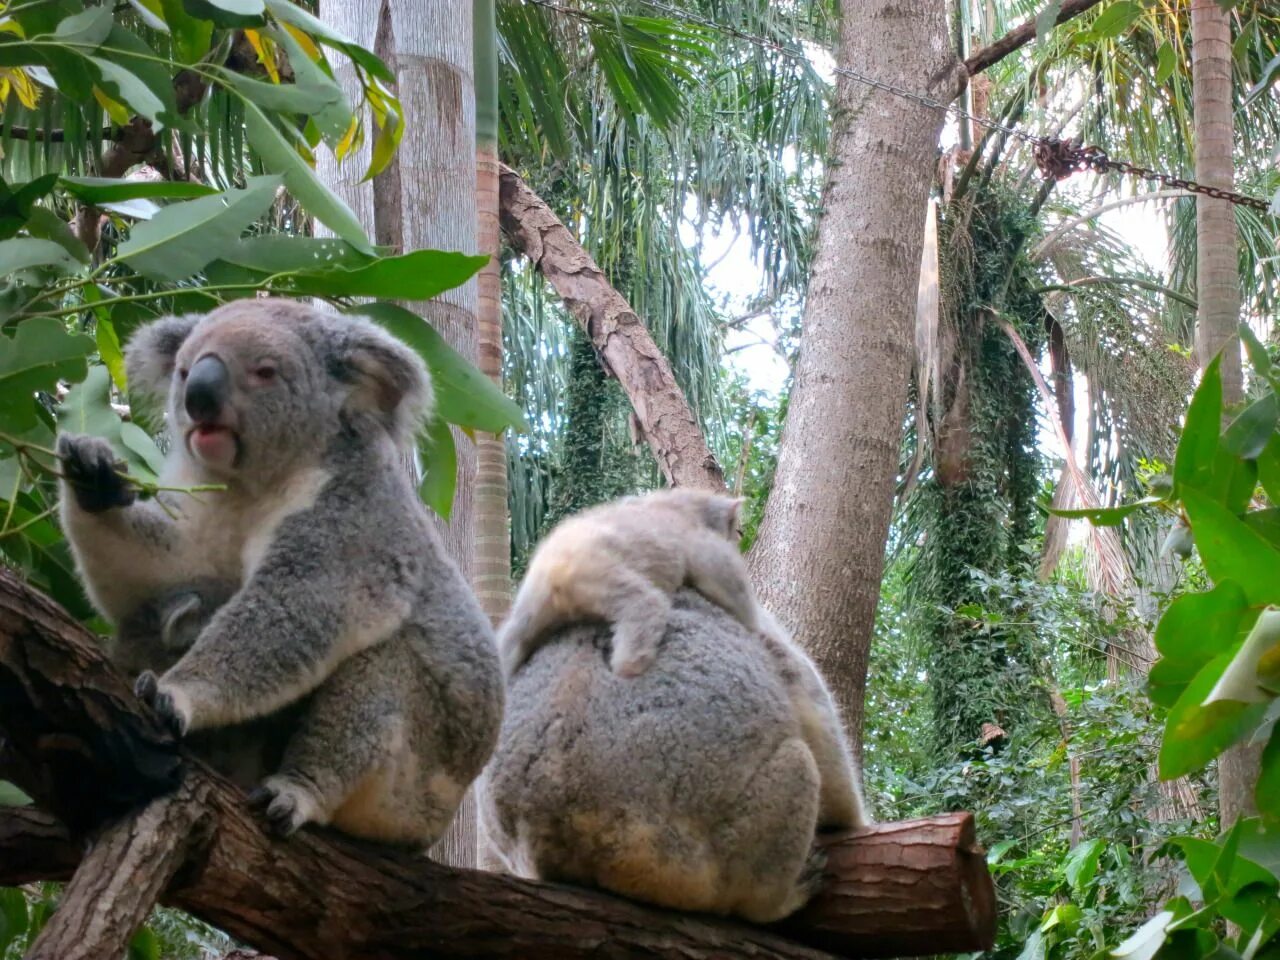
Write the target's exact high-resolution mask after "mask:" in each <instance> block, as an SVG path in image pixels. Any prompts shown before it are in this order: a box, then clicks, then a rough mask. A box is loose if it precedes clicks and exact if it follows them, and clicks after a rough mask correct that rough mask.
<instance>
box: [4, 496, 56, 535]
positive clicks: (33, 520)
mask: <svg viewBox="0 0 1280 960" xmlns="http://www.w3.org/2000/svg"><path fill="white" fill-rule="evenodd" d="M9 506H10V507H12V506H13V503H12V502H10V504H9ZM57 509H58V506H57V504H54V505H53V506H52V507H49V509H47V510H42V511H40V512H39V513H37V514H36V515H35V516H34V517H28V518H27V519H26V520H23V521H22V522H21V523H20V524H18V525H17V526H16V527H10V526H9V525H8V521H7V520H6V522H5V526H4V527H3V528H0V540H4V539H5V538H6V537H12V536H13V535H14V534H16V533H21V532H22V531H23V530H25V529H27V527H32V526H35V525H36V524H37V523H39V522H40V521H41V520H47V519H48V518H49V517H51V516H53V514H54V513H55V512H57Z"/></svg>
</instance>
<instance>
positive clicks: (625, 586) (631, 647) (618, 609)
mask: <svg viewBox="0 0 1280 960" xmlns="http://www.w3.org/2000/svg"><path fill="white" fill-rule="evenodd" d="M594 589H596V590H598V591H600V595H601V598H602V600H603V602H602V604H601V606H602V609H601V610H599V611H598V612H599V614H600V615H601V616H603V617H604V618H605V619H606V620H608V621H610V622H611V623H612V624H613V654H612V656H610V658H609V666H610V668H611V669H612V670H613V672H614V673H616V674H617V675H618V676H620V677H638V676H640V674H642V673H644V672H645V671H646V670H648V669H649V667H650V666H652V664H653V661H654V659H655V658H656V657H657V655H658V647H659V645H660V644H661V643H662V637H663V634H665V633H666V632H667V619H668V618H669V617H670V616H671V597H670V596H669V595H668V594H667V593H666V592H664V591H662V590H660V589H658V588H657V587H655V586H654V585H653V584H652V583H650V582H649V581H648V580H646V579H645V578H644V577H642V576H641V575H640V574H638V573H636V572H635V571H634V570H630V569H627V568H625V567H613V568H610V569H607V570H603V571H601V574H600V577H598V578H597V580H596V581H595V584H594Z"/></svg>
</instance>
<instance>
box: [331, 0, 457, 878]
mask: <svg viewBox="0 0 1280 960" xmlns="http://www.w3.org/2000/svg"><path fill="white" fill-rule="evenodd" d="M320 13H321V17H322V18H323V19H324V20H325V21H326V22H327V23H331V24H333V25H334V26H335V27H337V28H338V29H339V30H340V31H342V32H343V33H345V34H346V35H347V36H348V37H351V38H352V39H353V40H355V41H356V42H357V43H359V44H360V45H361V46H363V47H366V48H368V49H373V50H374V51H375V52H376V53H377V54H378V55H379V56H381V57H382V58H383V60H385V61H386V63H387V65H388V66H389V67H391V69H392V70H393V71H394V72H395V74H396V85H397V92H398V94H399V97H400V102H401V104H402V105H403V107H404V114H405V118H406V119H405V131H404V137H403V139H402V140H401V142H400V149H399V151H398V153H397V155H396V158H395V159H394V160H393V161H392V163H391V165H390V166H388V167H387V169H386V170H384V171H383V172H382V173H381V174H380V175H379V176H378V177H377V178H375V180H374V181H373V183H372V184H361V183H359V179H360V177H361V176H363V174H364V171H365V168H366V165H367V153H366V154H365V156H362V157H352V158H349V159H348V160H347V161H346V163H344V164H343V165H342V166H341V167H338V166H336V164H335V163H334V162H333V161H332V160H331V159H330V158H329V156H328V153H327V152H326V151H319V154H320V156H321V157H323V158H324V159H323V160H321V161H320V162H319V163H318V172H319V173H320V175H321V177H323V178H324V180H325V182H326V183H327V184H328V185H329V186H330V188H331V189H334V190H335V191H336V192H337V193H338V194H339V195H340V196H342V197H343V198H344V199H346V200H347V202H348V203H349V204H350V205H351V207H352V209H353V210H355V211H356V213H357V215H359V216H360V217H361V218H362V219H363V220H364V222H365V225H366V228H368V227H369V226H372V231H371V232H372V233H373V234H374V237H375V238H376V241H377V243H379V244H383V245H386V246H390V247H393V248H395V249H396V250H404V251H408V250H420V249H423V248H435V249H439V250H460V251H463V252H464V253H474V252H475V251H476V249H477V243H476V167H475V159H474V158H475V145H476V134H475V96H474V90H473V85H472V76H473V74H472V59H471V58H472V49H471V38H472V23H471V8H470V7H469V6H466V5H464V4H462V3H458V2H447V0H321V4H320ZM338 62H339V64H340V66H339V67H338V68H337V72H338V76H339V79H340V80H341V81H342V82H343V84H344V87H345V89H346V90H347V93H348V96H351V97H352V100H353V102H359V99H358V93H357V91H358V87H356V85H355V83H356V81H355V78H354V75H353V73H352V70H351V67H350V65H348V64H346V63H345V61H344V60H343V59H342V58H339V60H338ZM370 139H371V138H370ZM365 150H366V151H367V150H368V147H367V146H366V147H365ZM408 306H409V307H410V308H411V309H412V310H414V311H415V312H417V313H420V314H421V315H422V316H423V317H425V318H426V319H427V321H428V322H429V323H430V324H431V325H432V326H433V327H434V328H435V329H436V330H438V331H440V333H441V334H442V335H443V336H444V337H445V339H446V340H448V341H449V343H450V344H451V345H452V346H453V347H454V348H455V349H456V350H458V351H459V352H460V353H461V354H462V355H463V356H464V357H466V358H468V359H469V360H471V361H472V362H475V361H476V359H477V334H476V309H477V290H476V284H475V283H474V282H468V283H467V284H465V285H464V286H462V287H458V288H456V289H453V290H449V291H447V292H446V293H443V294H441V295H440V296H439V297H437V298H436V299H435V300H430V301H425V302H421V303H412V304H408ZM454 441H455V444H456V446H457V449H458V486H457V493H456V494H455V496H454V503H453V513H452V516H451V518H450V519H449V521H448V522H447V523H446V522H444V521H441V522H440V523H439V529H440V533H441V536H442V537H443V539H444V543H445V549H446V550H447V551H448V553H449V555H450V556H451V557H452V558H453V559H454V561H455V562H456V563H457V564H458V566H459V568H461V570H462V572H463V575H464V576H467V577H470V576H471V575H472V573H473V570H474V555H475V533H474V523H475V513H474V497H475V493H476V448H475V446H474V445H473V444H472V443H471V441H470V440H468V439H467V438H466V437H465V436H464V435H463V434H462V433H461V432H460V431H458V430H456V429H455V430H454ZM433 854H434V855H435V856H436V858H437V859H441V860H444V861H445V862H447V863H450V864H453V865H456V866H470V865H473V864H474V863H475V860H476V833H475V807H474V805H473V803H472V802H471V800H470V797H469V796H468V799H467V801H466V802H464V803H463V805H462V807H461V808H460V809H459V811H458V815H457V817H455V819H454V824H453V826H452V827H451V828H450V830H449V832H448V833H447V834H446V835H445V836H444V837H443V838H442V839H441V840H440V842H439V843H438V844H437V845H436V847H435V848H434V850H433Z"/></svg>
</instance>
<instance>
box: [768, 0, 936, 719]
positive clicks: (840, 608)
mask: <svg viewBox="0 0 1280 960" xmlns="http://www.w3.org/2000/svg"><path fill="white" fill-rule="evenodd" d="M842 12H843V23H842V25H841V34H840V49H839V55H838V59H839V62H840V64H841V65H846V64H847V65H849V66H850V67H853V68H856V69H857V70H858V71H860V72H862V73H866V74H868V75H870V76H874V77H878V78H880V79H882V80H884V81H886V82H889V83H893V84H896V85H898V86H900V87H904V88H906V89H908V90H916V91H920V92H922V93H924V92H928V93H930V94H931V95H932V96H934V97H939V98H940V99H943V100H949V99H950V98H951V97H952V96H953V95H954V93H955V90H954V89H953V88H952V77H953V67H955V66H957V61H956V59H955V56H954V54H953V53H952V52H951V50H950V48H949V45H948V43H947V32H946V18H945V4H944V3H943V2H942V0H864V2H854V0H846V2H845V3H843V4H842ZM942 120H943V117H942V114H941V113H939V112H937V111H936V110H931V109H929V108H926V107H921V106H919V105H917V104H915V103H912V102H911V101H908V100H904V99H902V98H899V97H894V96H891V95H890V94H887V93H884V92H882V91H878V90H874V89H872V88H869V87H866V86H863V85H861V84H857V83H854V82H853V81H851V80H850V79H848V78H847V77H844V76H841V77H839V84H838V86H837V91H836V116H835V120H834V125H833V129H832V154H833V156H832V159H831V164H830V168H829V172H828V174H827V183H826V187H825V191H824V197H823V211H824V212H823V217H822V221H821V223H820V225H819V229H818V243H817V251H816V255H815V257H814V264H813V273H812V276H811V279H810V282H809V292H808V298H807V301H806V305H805V314H804V322H803V326H802V328H801V340H800V357H799V361H798V363H797V365H796V377H795V386H794V387H793V388H792V392H791V399H790V404H789V408H788V412H787V420H786V426H785V427H784V429H783V438H782V446H781V451H780V453H779V457H778V468H777V475H776V479H775V481H774V486H773V493H772V495H771V496H770V498H769V505H768V509H767V511H766V513H765V518H764V523H763V525H762V527H761V530H760V537H759V539H758V540H757V542H756V545H755V547H754V548H753V549H752V551H751V555H750V563H751V570H752V574H753V579H754V580H755V583H756V585H757V588H758V590H759V593H760V597H761V601H762V602H763V604H764V605H765V606H766V607H768V608H769V609H770V610H772V611H773V612H774V613H775V614H776V615H777V616H778V618H779V619H780V620H781V621H782V622H783V623H784V624H786V625H787V626H788V627H790V628H791V629H792V630H793V631H794V633H795V635H796V637H797V639H798V640H799V641H800V642H801V643H802V644H803V645H804V646H805V647H806V648H807V649H808V650H809V652H810V653H811V654H812V655H813V656H814V657H815V659H816V660H817V662H818V665H819V667H820V668H821V669H822V672H823V674H824V675H825V676H826V677H828V678H829V680H830V682H831V684H832V687H833V690H834V692H835V695H836V699H837V700H838V702H839V705H840V708H841V710H842V712H843V715H844V720H845V723H846V724H847V726H848V728H849V732H850V735H851V737H852V740H853V742H854V743H855V744H860V742H861V731H862V700H863V691H864V688H865V685H866V668H867V651H868V647H869V645H870V641H871V631H872V628H873V625H874V622H875V613H876V604H877V601H878V600H879V597H880V575H881V571H882V567H883V564H884V547H885V539H886V537H887V535H888V529H889V519H890V514H891V512H892V508H893V497H894V486H895V482H896V478H897V472H898V466H899V459H900V455H901V433H902V421H903V413H904V410H905V408H906V400H907V380H908V377H909V376H910V372H911V356H912V343H913V328H914V320H915V310H916V297H917V286H918V284H917V280H918V277H919V271H920V261H921V251H922V249H923V242H924V217H923V214H924V212H925V201H926V199H927V197H928V191H929V184H930V180H931V176H932V173H933V168H934V151H935V148H936V146H937V142H938V134H939V132H940V130H941V128H942Z"/></svg>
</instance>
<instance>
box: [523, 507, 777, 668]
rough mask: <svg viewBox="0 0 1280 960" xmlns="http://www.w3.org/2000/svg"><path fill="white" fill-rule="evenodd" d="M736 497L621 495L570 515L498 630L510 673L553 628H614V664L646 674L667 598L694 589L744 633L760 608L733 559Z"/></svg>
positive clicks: (544, 545) (544, 546)
mask: <svg viewBox="0 0 1280 960" xmlns="http://www.w3.org/2000/svg"><path fill="white" fill-rule="evenodd" d="M741 505H742V500H741V499H740V498H736V497H727V496H724V495H722V494H716V493H709V492H707V491H705V490H692V489H687V488H679V489H673V490H661V491H658V492H656V493H649V494H645V495H643V496H635V497H623V498H621V499H619V500H615V501H613V502H611V503H606V504H602V505H600V506H597V507H592V508H590V509H588V510H584V511H582V512H581V513H577V514H574V515H573V516H571V517H569V518H567V519H566V520H564V521H562V522H561V523H560V524H558V525H557V526H556V527H555V529H553V530H552V531H551V532H550V533H549V534H548V535H547V537H546V538H545V539H544V540H543V541H542V542H541V543H540V544H538V548H537V550H535V551H534V554H533V557H532V559H531V560H530V561H529V569H528V572H527V573H526V574H525V578H524V581H523V582H522V583H521V584H520V589H519V591H518V592H517V594H516V598H515V601H514V603H513V604H512V608H511V614H510V616H508V617H507V620H506V622H505V623H503V625H502V627H501V628H500V630H499V633H498V649H499V650H500V651H501V652H502V661H503V668H504V669H505V670H506V672H507V673H508V674H510V673H511V672H513V671H514V670H516V669H517V668H518V667H519V666H520V665H521V664H522V663H524V661H525V660H526V659H528V657H529V655H530V654H531V653H532V652H533V651H534V649H536V648H537V646H538V644H539V642H540V641H541V640H542V639H544V638H545V637H547V636H548V635H550V634H551V633H553V632H554V631H555V630H557V629H558V628H560V627H564V626H567V625H568V624H571V623H578V622H581V621H584V620H603V621H605V622H607V623H611V624H613V658H612V666H613V670H614V672H615V673H617V674H618V675H619V676H624V677H634V676H639V675H640V674H642V673H644V672H645V670H647V669H648V668H649V665H650V664H651V663H652V662H653V659H654V657H655V656H656V655H657V652H658V644H659V642H660V641H661V640H662V635H663V633H664V632H665V630H666V627H667V616H668V614H669V613H670V610H671V602H672V597H673V596H674V594H675V592H676V590H678V589H679V588H680V587H682V586H690V587H693V588H694V589H696V590H697V591H698V592H699V593H701V594H702V595H703V596H705V597H706V598H707V599H709V600H712V601H714V602H715V603H717V604H719V605H720V606H721V607H723V608H724V609H726V610H728V611H729V612H730V613H731V614H733V615H734V616H735V617H737V618H738V620H739V621H740V622H741V623H742V624H743V625H744V626H746V627H747V628H748V629H750V630H755V629H758V628H759V625H760V616H761V610H760V606H759V604H758V603H757V602H756V599H755V594H754V593H753V592H752V590H751V581H750V579H749V578H748V576H747V567H746V564H745V563H744V562H743V559H742V555H741V554H740V553H739V552H738V540H739V539H740V537H741V535H742V530H741V525H740V522H739V510H740V508H741Z"/></svg>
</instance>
